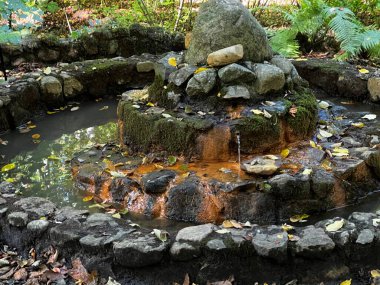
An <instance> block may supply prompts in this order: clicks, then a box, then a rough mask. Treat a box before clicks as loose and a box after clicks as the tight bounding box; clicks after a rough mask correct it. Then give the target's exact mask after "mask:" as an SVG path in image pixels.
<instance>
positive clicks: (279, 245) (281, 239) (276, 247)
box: [252, 229, 288, 261]
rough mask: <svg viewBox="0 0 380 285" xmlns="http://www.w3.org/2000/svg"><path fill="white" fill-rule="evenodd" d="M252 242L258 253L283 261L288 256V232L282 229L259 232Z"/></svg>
mask: <svg viewBox="0 0 380 285" xmlns="http://www.w3.org/2000/svg"><path fill="white" fill-rule="evenodd" d="M252 244H253V246H254V247H255V250H256V252H257V254H258V255H260V256H265V257H270V258H273V259H275V260H278V261H283V260H285V259H286V256H287V246H288V234H287V233H286V232H284V231H282V230H281V229H276V230H275V231H274V233H271V232H269V233H265V232H264V233H257V234H256V235H254V237H253V239H252Z"/></svg>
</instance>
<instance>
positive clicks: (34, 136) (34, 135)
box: [32, 134, 41, 140]
mask: <svg viewBox="0 0 380 285" xmlns="http://www.w3.org/2000/svg"><path fill="white" fill-rule="evenodd" d="M40 137H41V135H40V134H33V135H32V139H34V140H38V139H39V138H40Z"/></svg>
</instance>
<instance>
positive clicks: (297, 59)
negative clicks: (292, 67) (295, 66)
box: [295, 57, 307, 61]
mask: <svg viewBox="0 0 380 285" xmlns="http://www.w3.org/2000/svg"><path fill="white" fill-rule="evenodd" d="M295 61H307V58H301V57H299V58H296V59H295Z"/></svg>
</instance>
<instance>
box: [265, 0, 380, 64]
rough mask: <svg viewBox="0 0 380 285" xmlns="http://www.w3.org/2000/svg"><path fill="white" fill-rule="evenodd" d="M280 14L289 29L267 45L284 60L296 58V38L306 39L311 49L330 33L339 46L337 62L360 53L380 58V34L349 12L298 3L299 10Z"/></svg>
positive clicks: (317, 0) (316, 0) (317, 1)
mask: <svg viewBox="0 0 380 285" xmlns="http://www.w3.org/2000/svg"><path fill="white" fill-rule="evenodd" d="M283 12H284V14H285V17H286V18H287V19H288V20H289V21H290V22H291V25H290V27H289V28H287V29H283V30H278V31H276V32H274V35H273V36H272V37H271V38H270V43H271V45H272V48H273V49H274V50H275V51H277V52H279V53H281V54H283V55H284V56H288V57H294V56H297V55H298V53H299V43H297V38H298V36H299V35H302V36H303V37H306V38H307V41H308V43H309V44H310V45H311V46H312V47H313V46H316V45H317V43H321V42H324V41H326V39H327V35H328V34H329V33H330V34H333V35H334V37H335V39H336V40H337V41H338V42H339V43H340V49H341V53H340V55H339V56H338V57H337V58H338V59H348V58H352V57H355V56H358V55H359V54H361V53H363V52H368V53H369V55H370V56H372V57H378V56H379V55H380V53H379V50H380V47H379V46H380V31H379V30H376V29H375V28H374V27H373V26H365V25H364V24H362V23H361V22H360V21H359V20H358V19H357V18H356V16H355V14H354V13H353V12H352V11H351V10H350V9H348V8H337V7H329V6H328V5H327V4H326V3H325V2H324V1H323V0H301V1H300V2H299V9H295V10H294V11H292V12H287V11H283Z"/></svg>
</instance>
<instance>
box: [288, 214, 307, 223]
mask: <svg viewBox="0 0 380 285" xmlns="http://www.w3.org/2000/svg"><path fill="white" fill-rule="evenodd" d="M308 217H310V216H309V215H308V214H300V215H294V216H292V217H290V219H289V220H290V221H291V222H292V223H297V222H304V221H305V219H307V218H308Z"/></svg>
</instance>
